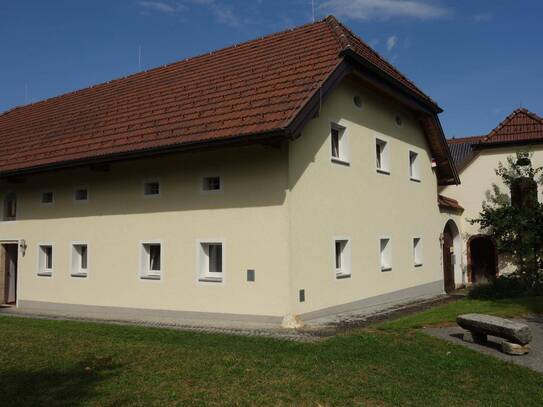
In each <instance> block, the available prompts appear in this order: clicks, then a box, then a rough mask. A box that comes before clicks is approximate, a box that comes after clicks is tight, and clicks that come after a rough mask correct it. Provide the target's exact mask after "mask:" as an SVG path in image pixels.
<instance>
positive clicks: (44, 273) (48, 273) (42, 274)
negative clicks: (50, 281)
mask: <svg viewBox="0 0 543 407" xmlns="http://www.w3.org/2000/svg"><path fill="white" fill-rule="evenodd" d="M38 277H53V272H52V271H42V272H39V273H38Z"/></svg>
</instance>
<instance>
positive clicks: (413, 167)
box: [409, 151, 420, 181]
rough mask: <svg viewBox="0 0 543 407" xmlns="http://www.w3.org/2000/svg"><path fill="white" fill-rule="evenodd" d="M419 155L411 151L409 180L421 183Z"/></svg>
mask: <svg viewBox="0 0 543 407" xmlns="http://www.w3.org/2000/svg"><path fill="white" fill-rule="evenodd" d="M418 158H419V155H418V154H417V153H415V152H414V151H409V178H410V179H411V180H412V181H420V174H419V159H418Z"/></svg>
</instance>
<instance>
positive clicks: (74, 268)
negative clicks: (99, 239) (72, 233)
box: [70, 240, 90, 278]
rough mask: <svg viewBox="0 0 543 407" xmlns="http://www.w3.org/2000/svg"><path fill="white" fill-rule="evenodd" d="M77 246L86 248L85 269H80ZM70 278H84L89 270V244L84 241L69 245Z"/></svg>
mask: <svg viewBox="0 0 543 407" xmlns="http://www.w3.org/2000/svg"><path fill="white" fill-rule="evenodd" d="M78 246H86V247H87V268H86V269H83V268H81V253H79V252H78V250H77V247H78ZM70 254H71V256H70V276H71V277H78V278H86V277H88V275H89V270H90V250H89V244H88V242H86V241H81V240H78V241H74V242H71V243H70Z"/></svg>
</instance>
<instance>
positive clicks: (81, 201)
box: [73, 185, 90, 204]
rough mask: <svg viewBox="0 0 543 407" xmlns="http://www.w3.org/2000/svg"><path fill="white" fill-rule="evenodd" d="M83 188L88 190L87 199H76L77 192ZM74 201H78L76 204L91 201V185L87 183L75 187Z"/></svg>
mask: <svg viewBox="0 0 543 407" xmlns="http://www.w3.org/2000/svg"><path fill="white" fill-rule="evenodd" d="M81 189H86V190H87V199H76V193H77V191H79V190H81ZM73 201H74V203H76V204H84V203H87V202H89V201H90V193H89V187H88V186H86V185H82V186H79V187H76V188H74V191H73Z"/></svg>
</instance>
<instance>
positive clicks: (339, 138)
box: [330, 123, 349, 163]
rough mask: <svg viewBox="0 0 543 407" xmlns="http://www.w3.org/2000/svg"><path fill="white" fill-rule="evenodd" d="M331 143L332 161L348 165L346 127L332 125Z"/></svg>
mask: <svg viewBox="0 0 543 407" xmlns="http://www.w3.org/2000/svg"><path fill="white" fill-rule="evenodd" d="M330 143H331V148H332V151H331V153H332V161H334V162H340V163H348V160H349V157H348V155H347V136H346V135H345V127H342V126H340V125H338V124H335V123H332V125H331V128H330Z"/></svg>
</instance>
